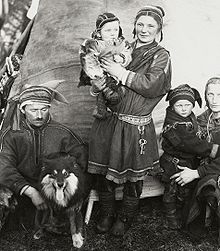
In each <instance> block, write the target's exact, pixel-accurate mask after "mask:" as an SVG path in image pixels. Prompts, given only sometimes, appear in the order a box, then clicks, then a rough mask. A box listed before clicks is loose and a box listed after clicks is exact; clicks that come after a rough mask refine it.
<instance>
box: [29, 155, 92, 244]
mask: <svg viewBox="0 0 220 251" xmlns="http://www.w3.org/2000/svg"><path fill="white" fill-rule="evenodd" d="M90 185H91V176H90V175H89V174H86V173H85V172H83V170H82V169H81V167H80V166H79V165H78V164H77V162H76V159H75V158H74V157H72V156H69V155H66V154H64V155H63V154H53V155H50V156H48V157H47V158H46V159H45V160H44V165H43V167H42V168H41V173H40V180H39V187H40V188H39V191H40V193H41V195H42V197H43V198H44V199H45V201H46V203H47V206H48V210H44V211H40V210H37V213H36V220H35V224H36V227H37V229H38V230H37V231H36V232H35V234H34V238H35V239H39V238H41V237H42V235H43V234H44V230H48V231H51V230H52V232H56V233H61V232H63V228H65V226H64V225H65V224H64V222H65V220H66V219H67V222H68V224H67V225H69V227H70V232H71V236H72V243H73V246H74V247H76V248H80V247H82V245H83V241H84V238H83V236H82V230H83V218H82V213H81V208H82V205H83V202H84V201H85V200H86V198H87V197H88V195H89V191H90V189H91V187H90ZM64 219H65V220H64Z"/></svg>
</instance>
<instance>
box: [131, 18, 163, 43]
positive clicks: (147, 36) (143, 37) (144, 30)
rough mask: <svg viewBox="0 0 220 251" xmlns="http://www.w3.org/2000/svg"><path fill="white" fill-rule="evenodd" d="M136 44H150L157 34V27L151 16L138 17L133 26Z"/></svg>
mask: <svg viewBox="0 0 220 251" xmlns="http://www.w3.org/2000/svg"><path fill="white" fill-rule="evenodd" d="M135 30H136V35H137V39H138V42H140V43H143V44H150V43H151V42H153V41H154V40H155V38H156V36H157V34H158V32H159V25H158V23H157V22H156V20H155V19H154V18H153V17H151V16H140V17H139V18H138V20H137V22H136V25H135Z"/></svg>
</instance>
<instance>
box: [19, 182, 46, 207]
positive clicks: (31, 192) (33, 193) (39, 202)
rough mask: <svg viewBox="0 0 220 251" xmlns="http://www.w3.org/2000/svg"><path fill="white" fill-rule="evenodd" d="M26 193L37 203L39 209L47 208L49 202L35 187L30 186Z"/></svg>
mask: <svg viewBox="0 0 220 251" xmlns="http://www.w3.org/2000/svg"><path fill="white" fill-rule="evenodd" d="M24 194H25V195H26V196H28V197H29V198H30V199H31V200H32V203H33V204H34V205H35V207H36V208H37V209H38V210H45V209H47V204H46V202H45V201H44V199H43V198H42V196H41V195H40V193H39V192H38V191H37V189H35V188H34V187H31V186H29V187H28V188H27V189H26V190H25V191H24Z"/></svg>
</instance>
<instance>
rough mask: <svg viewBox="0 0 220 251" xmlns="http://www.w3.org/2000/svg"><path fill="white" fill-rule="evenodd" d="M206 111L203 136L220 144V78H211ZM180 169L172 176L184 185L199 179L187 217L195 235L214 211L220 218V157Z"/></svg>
mask: <svg viewBox="0 0 220 251" xmlns="http://www.w3.org/2000/svg"><path fill="white" fill-rule="evenodd" d="M205 100H206V105H207V110H206V111H205V112H203V113H202V114H201V115H199V116H198V118H197V121H198V124H199V127H200V130H201V132H202V135H203V136H204V137H205V138H206V140H207V141H208V142H211V143H214V144H220V77H213V78H210V79H209V80H208V82H207V84H206V87H205ZM179 169H180V170H181V171H180V172H178V173H176V174H174V175H173V176H172V177H171V179H173V180H174V181H175V182H176V183H177V184H179V185H180V186H185V185H186V184H189V183H191V182H192V181H194V180H197V179H198V184H197V186H196V189H195V191H194V193H193V198H192V201H191V203H190V208H189V212H188V216H187V222H186V226H187V228H188V229H189V230H190V231H191V233H192V234H194V235H195V236H196V235H198V234H200V233H202V232H203V231H201V229H202V228H204V227H205V226H208V225H210V224H211V221H210V219H211V215H212V214H211V212H212V211H216V210H217V215H218V217H219V214H218V212H219V209H218V208H219V201H220V189H219V184H220V182H219V181H220V180H219V176H220V158H219V157H218V158H215V159H212V158H210V157H208V158H205V159H204V160H203V161H202V162H201V164H200V165H199V167H198V168H197V169H196V170H193V169H190V168H188V167H186V166H183V167H181V166H179Z"/></svg>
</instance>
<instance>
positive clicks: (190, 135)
mask: <svg viewBox="0 0 220 251" xmlns="http://www.w3.org/2000/svg"><path fill="white" fill-rule="evenodd" d="M166 101H169V106H168V108H167V110H166V117H165V121H164V125H163V132H162V149H163V150H164V153H163V154H162V156H161V158H160V165H161V168H162V169H163V170H164V172H163V173H162V177H161V179H162V182H163V183H164V185H165V191H164V195H163V204H164V209H165V216H166V224H165V225H166V226H167V227H168V228H170V229H179V228H180V227H181V225H182V224H183V222H184V212H185V209H186V205H187V202H189V198H190V193H191V192H192V189H193V188H194V186H195V183H194V182H192V183H189V184H188V185H185V186H180V185H178V184H176V183H175V181H174V180H171V179H170V177H171V176H172V175H173V174H174V173H176V172H179V171H180V169H178V166H184V167H188V168H190V169H196V168H197V167H198V165H199V162H200V158H205V157H208V156H209V157H212V158H214V157H216V156H219V152H220V151H219V150H220V149H219V147H218V145H216V144H212V143H209V142H207V141H206V139H203V138H202V137H201V134H200V133H199V131H198V125H197V121H196V117H195V115H194V113H193V111H192V109H193V107H194V105H195V101H197V102H198V104H199V106H200V107H201V105H202V100H201V97H200V94H199V92H198V91H197V90H196V89H194V88H191V87H190V86H189V85H187V84H184V85H180V86H178V87H176V88H175V89H173V90H170V91H169V93H168V95H167V98H166ZM181 220H182V223H181Z"/></svg>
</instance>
